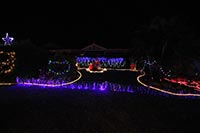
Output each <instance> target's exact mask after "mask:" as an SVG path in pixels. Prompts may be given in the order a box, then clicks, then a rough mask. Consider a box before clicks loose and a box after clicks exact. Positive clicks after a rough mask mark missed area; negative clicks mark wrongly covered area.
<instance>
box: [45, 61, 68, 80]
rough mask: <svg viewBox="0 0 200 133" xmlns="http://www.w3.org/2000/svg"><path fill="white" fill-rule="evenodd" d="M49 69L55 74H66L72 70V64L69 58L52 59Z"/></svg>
mask: <svg viewBox="0 0 200 133" xmlns="http://www.w3.org/2000/svg"><path fill="white" fill-rule="evenodd" d="M48 71H49V73H50V74H53V75H57V76H58V75H64V74H66V73H68V72H69V71H70V64H69V62H68V61H67V60H64V61H52V60H49V62H48Z"/></svg>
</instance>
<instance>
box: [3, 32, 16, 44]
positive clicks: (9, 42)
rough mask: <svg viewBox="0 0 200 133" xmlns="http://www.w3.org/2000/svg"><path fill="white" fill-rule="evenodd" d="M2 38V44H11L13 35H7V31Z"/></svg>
mask: <svg viewBox="0 0 200 133" xmlns="http://www.w3.org/2000/svg"><path fill="white" fill-rule="evenodd" d="M2 40H3V41H4V46H6V45H11V43H12V41H13V40H14V38H13V37H9V35H8V33H6V36H5V37H2Z"/></svg>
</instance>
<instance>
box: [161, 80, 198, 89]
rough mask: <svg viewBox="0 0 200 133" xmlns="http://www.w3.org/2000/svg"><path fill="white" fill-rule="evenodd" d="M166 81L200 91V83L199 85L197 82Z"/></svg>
mask: <svg viewBox="0 0 200 133" xmlns="http://www.w3.org/2000/svg"><path fill="white" fill-rule="evenodd" d="M164 79H165V80H166V81H169V82H172V83H177V84H180V85H184V86H187V87H190V88H194V89H195V90H198V91H200V83H198V82H197V81H188V80H186V79H180V78H177V79H168V78H164Z"/></svg>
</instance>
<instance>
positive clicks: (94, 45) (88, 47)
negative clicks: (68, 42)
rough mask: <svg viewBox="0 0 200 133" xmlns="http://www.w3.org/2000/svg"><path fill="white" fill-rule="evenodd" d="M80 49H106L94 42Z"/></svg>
mask: <svg viewBox="0 0 200 133" xmlns="http://www.w3.org/2000/svg"><path fill="white" fill-rule="evenodd" d="M81 50H83V51H105V50H107V49H106V48H104V47H102V46H100V45H97V44H96V43H92V44H90V45H88V46H86V47H84V48H82V49H81Z"/></svg>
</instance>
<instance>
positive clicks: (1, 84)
mask: <svg viewBox="0 0 200 133" xmlns="http://www.w3.org/2000/svg"><path fill="white" fill-rule="evenodd" d="M14 84H16V83H0V86H6V85H14Z"/></svg>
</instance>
